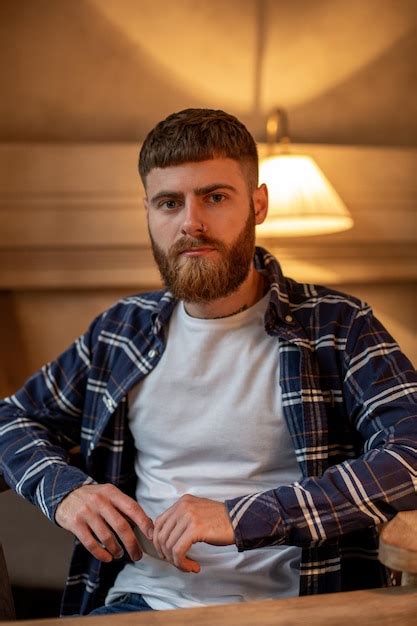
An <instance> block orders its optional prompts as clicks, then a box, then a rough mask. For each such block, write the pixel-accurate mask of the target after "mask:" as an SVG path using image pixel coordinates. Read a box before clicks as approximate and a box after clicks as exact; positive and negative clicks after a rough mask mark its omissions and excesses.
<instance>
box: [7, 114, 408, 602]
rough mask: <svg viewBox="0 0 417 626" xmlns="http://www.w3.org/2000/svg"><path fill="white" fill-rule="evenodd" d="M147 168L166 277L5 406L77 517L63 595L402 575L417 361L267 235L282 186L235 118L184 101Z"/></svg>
mask: <svg viewBox="0 0 417 626" xmlns="http://www.w3.org/2000/svg"><path fill="white" fill-rule="evenodd" d="M139 170H140V174H141V177H142V181H143V183H144V187H145V192H146V198H145V201H144V204H145V209H146V212H147V218H148V226H149V234H150V238H151V243H152V249H153V254H154V257H155V260H156V262H157V264H158V267H159V269H160V272H161V275H162V278H163V280H164V282H165V284H166V287H167V290H165V291H159V292H155V293H148V294H141V295H137V296H133V297H130V298H125V299H123V300H121V301H120V302H118V303H117V304H115V305H114V306H113V307H112V308H111V309H110V310H109V311H107V312H105V313H104V314H102V315H100V316H99V317H98V318H97V319H96V320H94V322H93V323H92V325H91V327H90V328H89V330H88V331H87V332H86V333H85V335H83V336H82V337H81V338H79V339H78V340H77V341H76V342H75V343H74V344H73V345H72V346H71V347H70V348H69V349H68V350H67V351H66V352H65V353H64V354H63V355H61V356H60V357H59V358H58V359H57V360H56V361H55V362H53V363H50V364H47V365H46V366H45V367H44V368H42V370H41V371H40V372H38V373H37V374H35V375H34V376H33V377H32V378H31V379H30V380H29V381H28V382H27V383H26V385H25V386H24V387H23V388H22V389H21V390H19V391H18V392H17V393H16V394H15V395H13V396H11V397H10V398H6V399H5V400H4V401H3V402H2V403H1V405H0V450H1V469H2V471H3V472H4V475H5V477H6V479H7V481H8V482H9V483H10V484H11V485H12V486H13V487H14V488H15V489H16V491H17V492H18V493H20V494H21V495H23V496H24V497H26V498H27V499H29V500H30V501H31V502H33V503H34V504H36V505H37V506H39V507H40V508H41V510H42V511H43V512H44V513H45V515H47V516H48V517H49V518H50V519H51V520H55V521H56V522H57V523H58V524H59V525H61V526H62V527H63V528H66V529H68V530H70V531H71V532H73V533H74V535H75V536H76V538H77V541H76V545H75V553H74V559H73V563H72V568H71V572H70V576H69V579H68V585H67V590H66V593H65V596H64V606H63V614H71V613H75V612H77V613H82V614H86V613H89V612H91V610H92V609H93V608H94V607H96V606H100V605H104V604H105V603H106V606H105V607H103V606H102V608H99V609H98V610H97V611H96V613H97V612H100V613H102V612H120V611H129V610H150V609H165V608H175V607H187V606H198V605H205V604H213V603H225V602H239V601H245V600H248V599H259V598H272V597H285V596H290V595H297V594H298V593H300V594H312V593H323V592H330V591H341V590H348V589H360V588H366V587H377V586H381V585H388V584H390V580H389V576H388V575H387V572H386V570H385V568H383V567H382V566H381V564H380V563H379V562H378V559H377V532H378V526H379V525H380V524H381V523H382V522H385V521H386V520H388V519H390V518H391V517H393V516H394V515H395V513H396V512H397V511H399V510H402V509H412V508H416V506H417V500H416V489H415V485H416V449H417V445H416V444H417V428H416V425H417V420H416V397H417V378H416V375H415V372H414V370H413V368H412V366H411V364H410V363H409V361H408V360H407V359H406V357H405V356H404V355H403V354H402V353H401V352H400V350H399V348H398V346H397V345H396V343H395V342H394V340H393V339H392V338H391V337H390V336H389V335H388V333H387V332H386V331H385V329H384V328H383V327H382V326H381V325H380V324H379V322H378V321H377V320H376V319H375V318H374V317H373V315H372V312H371V310H370V309H369V307H368V306H367V305H365V304H364V303H362V302H360V301H359V300H357V299H355V298H353V297H349V296H345V295H343V294H340V293H338V292H335V291H331V290H328V289H325V288H323V287H317V286H313V285H301V284H298V283H296V282H294V281H292V280H290V279H288V278H285V277H283V276H282V273H281V270H280V267H279V265H278V262H277V261H276V260H275V259H274V258H273V257H272V256H271V255H270V254H269V253H268V252H266V251H265V250H262V249H260V248H258V249H256V252H255V244H254V239H255V225H256V224H260V223H262V222H263V221H264V219H265V217H266V213H267V204H268V202H267V189H266V188H265V186H264V185H261V186H258V181H257V171H258V158H257V150H256V145H255V143H254V141H253V138H252V137H251V136H250V134H249V133H248V131H247V130H246V128H245V127H244V126H243V125H242V124H241V123H240V122H239V121H238V120H237V119H236V118H234V117H233V116H230V115H228V114H226V113H224V112H222V111H212V110H205V109H188V110H185V111H181V112H180V113H176V114H173V115H171V116H169V117H168V118H167V119H166V120H164V121H162V122H160V123H159V124H158V125H157V126H156V127H155V128H154V129H153V130H152V131H151V132H150V133H149V135H148V137H147V138H146V140H145V142H144V144H143V147H142V150H141V154H140V159H139ZM77 446H79V447H80V463H79V467H75V466H73V465H70V463H69V461H70V452H71V450H73V449H74V448H76V447H77ZM191 574H196V575H195V576H192V575H191Z"/></svg>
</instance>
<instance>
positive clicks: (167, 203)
mask: <svg viewBox="0 0 417 626" xmlns="http://www.w3.org/2000/svg"><path fill="white" fill-rule="evenodd" d="M177 207H178V201H177V200H163V201H162V202H160V203H159V204H158V208H160V209H166V210H167V211H173V210H174V209H176V208H177Z"/></svg>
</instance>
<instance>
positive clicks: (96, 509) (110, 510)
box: [55, 484, 153, 563]
mask: <svg viewBox="0 0 417 626" xmlns="http://www.w3.org/2000/svg"><path fill="white" fill-rule="evenodd" d="M55 520H56V521H57V523H58V524H59V525H60V526H62V528H65V529H66V530H69V531H70V532H72V533H73V534H74V535H75V536H76V537H77V538H78V539H79V540H80V541H81V543H82V544H83V546H84V547H85V548H87V550H89V552H91V554H92V555H93V556H95V557H96V559H98V560H99V561H103V562H104V563H109V562H110V561H112V560H113V558H115V559H118V558H120V557H121V556H122V555H123V549H122V546H124V547H125V549H126V551H127V552H128V554H129V556H130V558H131V559H132V561H138V560H139V559H140V558H141V557H142V550H141V549H140V546H139V543H138V540H137V538H136V535H135V533H134V532H133V529H132V525H133V526H135V525H136V526H138V527H139V529H140V530H141V531H142V532H143V533H144V534H145V535H146V536H147V537H148V539H150V538H151V537H152V529H153V523H152V520H151V519H150V518H149V517H148V516H147V515H146V514H145V512H144V511H143V509H142V508H141V507H140V506H139V505H138V503H137V502H136V501H135V500H133V499H132V498H129V496H127V495H125V494H124V493H122V492H121V491H120V489H117V487H115V486H114V485H110V484H107V485H83V486H81V487H78V489H75V490H74V491H72V492H71V493H69V494H68V496H66V497H65V498H64V500H62V502H61V503H60V504H59V505H58V508H57V510H56V514H55ZM116 537H117V538H116Z"/></svg>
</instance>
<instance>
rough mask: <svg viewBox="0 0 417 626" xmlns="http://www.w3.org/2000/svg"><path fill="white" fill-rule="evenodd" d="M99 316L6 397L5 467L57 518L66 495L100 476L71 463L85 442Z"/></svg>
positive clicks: (0, 465) (14, 483)
mask: <svg viewBox="0 0 417 626" xmlns="http://www.w3.org/2000/svg"><path fill="white" fill-rule="evenodd" d="M98 319H99V318H97V319H96V320H95V321H94V322H93V324H92V325H91V327H90V329H89V330H88V331H87V332H86V333H85V334H84V335H82V336H81V337H79V338H78V339H77V340H76V341H75V342H74V343H73V344H72V345H71V346H70V347H69V348H68V349H67V350H66V351H65V352H64V353H63V354H61V355H60V356H59V357H58V358H57V359H56V360H55V361H53V362H50V363H47V364H46V365H44V366H43V367H42V368H41V369H40V370H39V371H38V372H36V373H35V374H34V375H33V376H32V377H31V378H30V379H29V380H28V381H27V382H26V384H25V385H24V386H23V387H22V388H21V389H19V390H18V391H17V392H16V393H15V394H14V395H12V396H10V397H8V398H5V399H4V400H0V472H1V473H3V475H4V478H5V480H6V482H7V483H8V484H9V485H10V486H11V487H12V488H13V489H14V490H15V491H16V492H17V493H18V494H20V495H21V496H23V497H24V498H26V499H27V500H29V501H30V502H31V503H32V504H35V505H36V506H38V507H39V508H40V509H41V511H42V512H43V513H44V514H45V515H46V516H47V517H48V518H49V519H51V520H54V515H55V510H56V507H57V506H58V504H59V503H60V502H61V500H62V499H63V498H64V497H65V496H66V495H67V494H68V493H69V492H70V491H73V490H74V489H75V488H77V487H79V486H81V485H84V484H89V483H94V482H95V481H94V480H93V479H92V478H91V477H89V476H88V475H86V474H85V473H84V472H83V471H82V470H81V469H79V468H77V467H74V466H73V465H70V464H69V460H70V450H71V449H72V448H74V447H77V446H79V445H80V431H81V418H82V415H83V406H84V401H85V390H86V384H87V378H88V373H89V370H90V366H91V342H92V335H93V333H94V328H95V326H96V325H97V321H98Z"/></svg>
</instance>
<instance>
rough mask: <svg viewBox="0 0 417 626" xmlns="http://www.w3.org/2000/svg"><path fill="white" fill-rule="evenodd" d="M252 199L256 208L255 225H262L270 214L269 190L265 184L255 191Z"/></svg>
mask: <svg viewBox="0 0 417 626" xmlns="http://www.w3.org/2000/svg"><path fill="white" fill-rule="evenodd" d="M252 199H253V205H254V207H255V223H256V224H262V222H264V221H265V219H266V216H267V213H268V188H267V186H266V185H265V184H264V183H262V185H260V187H257V189H255V191H254V192H253V194H252Z"/></svg>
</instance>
